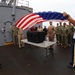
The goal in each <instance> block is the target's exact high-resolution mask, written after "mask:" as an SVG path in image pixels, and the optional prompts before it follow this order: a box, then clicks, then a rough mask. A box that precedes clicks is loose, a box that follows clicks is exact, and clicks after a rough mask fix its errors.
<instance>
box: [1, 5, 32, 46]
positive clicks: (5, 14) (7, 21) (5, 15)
mask: <svg viewBox="0 0 75 75" xmlns="http://www.w3.org/2000/svg"><path fill="white" fill-rule="evenodd" d="M31 12H33V9H32V8H27V7H26V8H22V7H16V10H15V21H14V22H13V16H12V7H11V6H2V5H0V46H2V45H5V44H6V42H11V41H12V37H11V34H10V33H9V31H10V30H11V27H12V25H13V24H14V23H16V22H17V21H18V20H19V19H20V18H21V17H22V16H24V15H26V14H28V13H31ZM4 29H5V32H4ZM24 34H25V36H26V31H24Z"/></svg>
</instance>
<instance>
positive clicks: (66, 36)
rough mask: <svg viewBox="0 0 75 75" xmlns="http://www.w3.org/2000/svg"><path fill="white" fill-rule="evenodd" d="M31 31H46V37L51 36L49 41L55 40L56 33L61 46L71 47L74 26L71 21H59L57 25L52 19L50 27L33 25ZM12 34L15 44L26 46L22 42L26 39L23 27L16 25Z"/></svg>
mask: <svg viewBox="0 0 75 75" xmlns="http://www.w3.org/2000/svg"><path fill="white" fill-rule="evenodd" d="M30 31H44V32H45V35H46V37H48V38H49V41H54V38H55V35H56V41H57V44H58V45H60V46H61V47H64V48H66V47H67V46H69V47H70V46H71V44H72V38H73V33H74V26H73V25H72V24H71V23H70V22H69V23H68V24H67V23H62V22H59V23H57V26H56V27H55V26H54V25H53V22H52V21H50V25H49V27H48V28H46V26H44V28H42V27H41V26H38V27H34V26H33V27H32V28H30ZM12 36H13V43H14V45H15V44H16V43H18V45H19V48H21V47H24V43H22V42H21V40H22V39H24V33H23V30H22V29H18V28H16V27H15V26H14V27H13V29H12ZM51 48H53V47H51Z"/></svg>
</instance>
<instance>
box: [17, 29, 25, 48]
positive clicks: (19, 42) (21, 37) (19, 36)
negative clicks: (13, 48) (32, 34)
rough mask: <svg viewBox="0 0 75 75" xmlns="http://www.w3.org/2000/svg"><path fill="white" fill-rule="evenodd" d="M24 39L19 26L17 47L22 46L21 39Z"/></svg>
mask: <svg viewBox="0 0 75 75" xmlns="http://www.w3.org/2000/svg"><path fill="white" fill-rule="evenodd" d="M22 39H24V33H23V30H22V29H21V28H19V29H18V45H19V48H21V47H24V43H23V42H21V40H22Z"/></svg>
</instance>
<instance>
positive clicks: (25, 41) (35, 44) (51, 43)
mask: <svg viewBox="0 0 75 75" xmlns="http://www.w3.org/2000/svg"><path fill="white" fill-rule="evenodd" d="M21 42H23V43H26V44H30V45H33V46H37V47H41V48H45V49H46V58H47V49H48V48H49V47H50V46H51V45H53V44H55V43H56V42H52V41H43V42H42V43H34V42H29V41H28V40H27V39H23V40H21Z"/></svg>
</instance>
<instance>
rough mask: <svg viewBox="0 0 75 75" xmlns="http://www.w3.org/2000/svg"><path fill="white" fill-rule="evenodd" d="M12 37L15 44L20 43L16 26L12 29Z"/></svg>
mask: <svg viewBox="0 0 75 75" xmlns="http://www.w3.org/2000/svg"><path fill="white" fill-rule="evenodd" d="M12 37H13V43H14V45H16V44H18V29H17V28H16V27H15V26H14V27H13V29H12Z"/></svg>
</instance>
